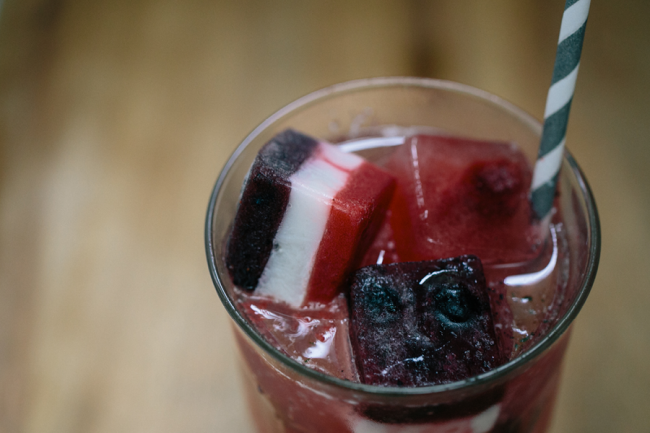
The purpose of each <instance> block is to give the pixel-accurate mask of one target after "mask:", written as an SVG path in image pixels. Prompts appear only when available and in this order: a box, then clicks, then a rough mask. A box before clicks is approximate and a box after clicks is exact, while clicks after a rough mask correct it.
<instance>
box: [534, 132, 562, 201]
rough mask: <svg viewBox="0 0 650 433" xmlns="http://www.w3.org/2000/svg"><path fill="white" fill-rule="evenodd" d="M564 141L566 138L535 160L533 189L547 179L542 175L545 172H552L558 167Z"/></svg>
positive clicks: (560, 162) (560, 161)
mask: <svg viewBox="0 0 650 433" xmlns="http://www.w3.org/2000/svg"><path fill="white" fill-rule="evenodd" d="M565 141H566V140H563V141H562V143H560V145H559V146H557V147H555V149H553V150H551V151H550V152H549V153H547V154H546V155H544V156H543V157H541V158H539V159H538V160H537V165H536V166H535V168H536V170H535V173H534V174H533V184H532V188H533V190H535V189H537V188H539V187H540V186H542V185H544V184H545V183H547V182H548V181H549V179H548V177H546V176H544V174H545V173H553V171H554V170H555V167H559V166H560V164H562V157H563V156H564V142H565Z"/></svg>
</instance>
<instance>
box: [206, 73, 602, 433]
mask: <svg viewBox="0 0 650 433" xmlns="http://www.w3.org/2000/svg"><path fill="white" fill-rule="evenodd" d="M364 113H365V115H366V116H369V120H368V121H367V124H368V125H369V127H368V128H366V129H365V130H362V131H359V130H358V129H357V130H355V125H356V126H358V125H359V115H362V114H364ZM368 113H372V114H368ZM337 123H338V128H339V130H338V131H332V130H331V129H332V125H336V124H337ZM387 125H388V127H387ZM287 126H289V127H292V128H295V129H300V130H306V131H307V132H309V133H310V135H312V136H316V137H319V138H328V139H330V140H331V141H340V140H341V139H342V138H349V137H350V136H351V135H358V136H361V137H369V136H381V135H386V133H387V131H388V132H391V131H392V132H393V133H394V132H395V131H399V132H400V133H404V135H411V134H412V131H413V130H414V129H408V128H411V127H414V126H416V127H417V129H416V130H417V131H418V132H419V131H422V130H425V131H426V130H428V129H430V128H431V127H434V128H438V129H442V130H444V131H445V132H446V133H451V134H455V135H463V136H472V137H476V138H481V139H487V140H500V141H506V142H516V143H517V144H518V145H519V147H520V149H523V151H524V152H525V153H524V154H522V153H519V151H516V152H515V151H514V150H513V149H509V148H507V146H506V147H503V146H497V147H498V148H499V149H501V150H498V151H495V150H491V151H490V152H489V154H485V153H483V154H482V153H481V149H483V148H482V147H481V146H480V145H478V144H477V145H476V146H474V145H473V144H470V145H469V147H468V148H472V146H474V147H476V149H474V150H472V151H471V152H469V153H471V154H473V155H474V156H473V158H475V161H474V163H472V164H470V166H471V167H470V168H469V169H463V170H461V172H462V173H465V174H463V175H460V177H459V179H456V180H453V177H454V176H453V173H454V171H453V170H451V171H449V173H447V174H445V175H444V176H442V177H441V179H446V181H445V182H448V183H450V184H453V185H451V186H452V189H454V188H455V189H458V188H459V186H458V185H460V186H461V187H462V188H464V187H465V186H467V185H470V186H471V185H474V187H477V188H478V191H479V193H478V194H472V193H470V194H465V196H467V197H470V198H471V199H469V201H468V200H464V201H463V203H464V204H463V205H462V206H464V207H462V206H460V205H459V203H457V202H455V201H454V200H456V199H455V198H454V196H453V194H446V193H445V192H444V191H443V192H441V190H439V189H438V190H436V191H435V193H431V194H430V193H429V192H428V191H429V190H431V188H430V186H428V184H427V182H430V183H431V184H432V185H433V184H435V185H439V184H440V182H439V181H436V182H434V181H433V180H432V178H430V176H428V175H423V176H422V177H421V178H420V184H417V182H414V183H412V184H413V185H415V188H409V187H407V188H406V191H405V190H404V180H405V179H407V178H408V177H409V176H410V175H411V174H410V173H405V174H404V173H403V174H400V157H401V159H402V160H404V158H406V157H408V156H409V154H408V152H402V153H403V155H401V156H400V150H399V148H397V149H398V150H395V148H392V147H373V146H370V147H369V148H367V149H364V150H358V152H357V153H359V154H360V155H361V156H364V157H366V158H367V159H369V160H371V161H373V162H377V163H379V164H383V165H385V167H386V168H387V169H389V171H392V172H393V173H394V174H395V173H396V175H397V178H398V187H397V193H396V194H397V195H396V196H395V197H394V198H393V201H392V205H391V206H392V208H391V212H390V213H391V215H390V217H389V218H388V219H387V220H386V222H385V223H384V226H383V228H381V230H380V231H379V234H378V235H377V236H376V237H374V244H373V246H372V247H371V248H370V250H369V252H368V254H367V255H366V258H365V259H364V260H365V262H367V264H369V263H376V262H378V261H381V262H384V263H388V262H393V261H396V262H397V261H399V262H401V261H403V258H406V259H407V260H431V259H439V258H442V257H450V256H451V255H458V254H465V253H473V254H476V255H478V256H481V255H483V256H485V257H486V260H485V261H484V268H485V279H486V280H487V285H488V287H489V288H490V294H489V303H490V304H491V309H492V311H493V313H496V314H493V321H494V323H493V324H492V322H490V327H493V329H494V330H495V331H496V333H497V337H498V338H497V340H498V342H499V343H498V344H499V350H500V353H502V354H503V353H506V354H507V356H508V359H509V360H498V362H495V363H494V364H489V363H488V364H486V365H489V366H490V368H489V369H486V370H479V371H477V372H476V373H472V374H477V375H475V376H473V377H463V378H461V379H460V380H458V379H454V378H455V377H456V376H454V375H452V376H448V377H450V378H451V379H446V380H444V381H442V382H435V381H434V382H426V383H423V385H425V386H417V387H408V388H407V387H399V386H378V385H373V384H368V383H359V382H358V381H359V378H360V375H359V371H358V369H357V367H358V366H359V362H357V363H355V362H353V361H352V355H351V353H352V350H351V348H350V344H349V340H348V330H347V326H348V320H347V317H348V316H347V302H346V301H345V299H344V298H343V297H334V300H333V301H332V302H329V303H325V304H324V305H320V306H315V305H314V304H306V303H305V302H306V301H305V302H303V301H301V302H299V303H298V305H295V306H293V307H291V306H289V305H286V304H284V303H282V302H277V303H276V302H269V300H268V299H267V298H264V297H260V296H255V295H253V296H251V295H250V294H248V293H246V292H243V291H241V290H239V289H237V288H235V287H234V286H233V284H232V282H231V280H230V275H231V274H229V272H228V271H227V267H226V265H225V262H224V260H223V257H224V256H225V254H224V247H225V245H226V239H227V236H228V233H229V231H230V228H229V223H230V221H232V219H233V217H234V211H235V209H236V207H237V206H236V203H237V200H238V195H239V190H240V186H241V182H242V180H243V178H244V176H245V174H246V172H247V171H248V167H249V166H250V161H251V160H252V158H253V157H254V156H255V154H256V152H257V149H259V148H260V147H261V146H262V145H263V144H264V143H265V142H267V141H268V140H269V139H270V138H271V137H273V136H274V135H275V134H276V133H277V132H279V131H281V130H283V129H285V128H286V127H287ZM538 134H539V125H538V124H537V123H535V122H534V121H532V120H531V119H530V118H528V117H527V116H526V115H525V114H523V113H521V112H520V111H518V110H516V109H514V108H513V107H511V106H509V105H507V104H506V103H504V102H503V101H496V102H495V100H494V98H493V97H490V98H487V97H485V95H483V94H481V93H480V92H478V91H476V90H473V89H467V88H464V87H462V86H458V85H452V84H449V83H441V82H435V81H430V80H417V79H388V80H369V81H366V82H363V83H351V84H347V85H342V86H339V87H338V88H335V89H333V90H332V89H328V90H325V91H323V92H320V93H317V94H315V95H313V96H309V97H307V98H306V99H305V100H302V101H299V102H298V103H296V104H294V105H293V106H292V107H290V108H288V109H286V110H283V111H281V112H279V113H278V114H277V115H275V116H273V117H272V118H271V119H269V120H268V121H267V122H265V124H263V125H262V126H261V127H260V128H258V129H257V130H256V131H254V132H253V133H252V134H251V136H249V138H248V139H247V140H246V141H245V142H244V143H243V144H242V146H241V147H240V150H239V151H238V152H236V155H235V156H234V157H233V158H231V161H230V162H229V164H228V165H227V168H226V169H225V170H224V173H222V176H221V177H220V179H219V181H218V183H217V188H215V194H214V195H213V198H212V201H211V206H210V208H209V213H208V221H207V232H206V233H207V235H208V238H207V248H208V256H209V263H210V266H211V270H212V272H213V278H214V280H215V283H216V285H217V291H218V293H219V294H220V296H221V297H222V300H223V301H224V304H225V305H226V308H227V309H228V310H229V312H230V313H231V316H232V317H233V319H234V321H235V324H236V327H235V332H236V336H237V341H238V344H239V347H240V350H241V352H242V354H243V359H244V360H245V365H244V366H243V370H244V375H245V377H246V378H247V381H248V386H247V393H248V396H249V404H250V406H251V409H252V410H253V413H254V416H255V419H256V421H257V425H258V429H259V431H269V432H276V431H277V432H282V431H287V432H294V431H309V432H314V431H317V432H329V431H332V432H348V431H349V432H370V431H373V432H393V431H394V432H488V431H494V432H498V431H503V432H530V431H536V432H542V431H545V429H546V427H547V425H548V420H549V419H550V414H551V411H552V406H553V400H554V397H555V394H556V390H557V384H558V381H559V367H560V363H561V360H562V356H563V353H564V349H565V347H566V342H567V340H568V333H565V331H566V330H567V328H568V326H569V325H570V322H571V320H572V319H573V318H574V317H575V315H576V314H577V310H578V309H579V307H580V306H581V304H582V302H584V300H585V298H586V295H587V293H588V290H589V288H590V286H591V283H592V282H593V278H594V276H595V265H596V263H597V256H598V227H597V219H596V216H595V208H594V206H593V202H592V199H591V196H590V195H589V192H588V190H585V189H582V190H581V189H580V184H581V182H584V180H583V179H582V177H581V175H580V173H579V171H578V170H577V168H576V167H575V165H571V164H570V163H567V162H565V170H564V174H563V175H562V180H561V190H560V195H559V202H558V213H557V214H556V215H555V216H554V219H553V222H552V225H551V231H552V236H551V235H550V234H549V235H547V236H544V235H543V234H542V235H540V233H542V231H541V229H540V226H539V225H535V224H532V225H531V224H530V218H529V215H528V214H527V211H526V209H524V208H521V207H520V206H519V204H518V203H519V201H521V200H519V201H517V202H515V201H516V200H515V201H513V199H512V197H513V196H517V195H521V194H524V195H525V193H526V190H527V188H528V183H529V179H530V176H529V173H525V172H521V173H519V174H516V175H512V173H514V172H517V170H515V169H514V168H513V167H515V168H516V167H518V166H521V165H522V161H523V164H524V165H525V164H526V161H524V159H525V156H524V155H525V154H527V155H531V154H534V152H535V149H536V144H537V141H538ZM419 140H420V141H427V140H428V141H437V143H433V145H432V146H428V147H427V149H425V148H424V147H422V148H421V149H420V148H418V147H417V146H415V148H416V150H419V151H421V153H422V154H421V158H422V159H421V161H422V162H424V161H427V163H428V162H431V163H432V164H433V159H430V158H429V157H427V156H426V155H425V153H426V152H427V151H428V150H430V149H431V148H434V149H435V150H436V151H435V152H434V153H435V154H441V153H442V154H444V152H445V151H446V150H445V148H446V147H449V148H453V147H454V143H453V140H454V139H445V138H443V139H432V138H429V137H420V138H419ZM450 141H451V142H452V143H451V144H450V143H449V142H450ZM384 143H385V142H384ZM358 144H359V143H356V144H354V143H353V144H346V146H347V148H348V149H351V148H355V147H356V148H359V147H360V146H358ZM410 144H413V143H412V141H410V142H407V145H410ZM402 149H403V148H402ZM450 152H451V153H449V155H448V156H446V157H445V158H443V159H442V160H441V161H443V162H444V161H449V160H450V158H452V159H453V149H452V150H450ZM477 152H478V153H477ZM495 153H496V154H498V155H497V156H496V159H495ZM389 155H392V156H389ZM466 156H467V155H466ZM490 158H491V159H490ZM412 162H413V161H411V162H410V164H411V165H412ZM436 164H438V168H439V169H438V170H437V172H444V170H443V169H444V167H443V166H442V165H444V164H442V163H440V162H438V163H436ZM441 164H442V165H441ZM407 165H408V164H407ZM351 166H352V165H351ZM402 166H403V165H402ZM456 171H458V170H456ZM477 179H478V180H477ZM400 182H401V183H400ZM375 183H376V182H375ZM407 184H408V182H407ZM386 185H388V184H386ZM464 185H465V186H464ZM477 185H478V186H477ZM387 188H388V187H387ZM400 188H402V190H400ZM418 188H419V189H418ZM452 189H450V191H451V190H452ZM382 191H385V190H384V189H382V188H380V189H379V190H378V191H377V192H376V194H377V197H383V196H382V194H383V192H382ZM503 191H506V192H507V193H503ZM409 194H415V195H416V197H415V202H414V200H413V199H412V198H409ZM418 194H419V196H418ZM486 196H487V197H488V198H489V202H488V206H487V207H486V206H477V202H481V201H482V200H484V199H485V197H486ZM418 199H422V200H424V201H425V202H426V201H428V202H429V204H430V205H429V206H425V207H422V206H419V204H418V203H417V200H418ZM400 200H401V204H400ZM380 201H381V200H380ZM524 201H525V200H524ZM414 203H415V204H414ZM494 203H496V204H495V205H494V206H490V204H494ZM479 204H480V203H479ZM459 207H461V208H462V209H461V210H463V212H462V213H461V214H456V215H455V214H454V213H453V210H454V209H455V210H458V209H459ZM472 207H478V208H481V209H484V210H483V215H481V216H479V217H478V219H477V218H476V217H474V216H472V215H469V214H468V215H465V214H466V213H467V212H466V211H469V210H471V209H470V208H472ZM378 209H379V211H383V209H385V206H384V205H381V206H378ZM450 209H451V211H450ZM421 210H429V211H430V212H431V213H432V214H431V216H432V217H434V216H435V218H436V221H438V222H442V223H443V226H444V224H447V225H450V222H453V221H454V220H457V219H458V218H466V220H464V223H463V224H464V226H465V227H479V228H481V229H482V230H479V231H478V232H476V233H471V234H468V232H467V231H465V232H464V234H459V235H454V233H450V232H449V230H442V231H440V230H438V229H437V227H439V225H427V224H426V219H427V218H421V219H419V220H417V221H420V223H421V224H420V226H418V227H415V228H414V224H412V223H411V224H406V223H404V219H405V218H411V217H410V216H409V213H415V215H416V216H418V212H419V211H421ZM411 220H412V218H411ZM445 221H446V223H445ZM485 221H488V222H489V221H492V222H494V221H498V222H500V223H502V224H501V228H499V224H492V223H489V224H488V223H486V222H485ZM504 221H505V222H507V227H506V228H503V227H502V226H503V222H504ZM370 226H372V227H374V228H373V229H366V228H362V229H360V230H362V232H364V233H365V232H366V230H369V231H370V232H371V233H372V234H373V235H374V233H375V232H376V231H377V229H378V228H379V225H378V224H376V223H372V224H370ZM494 227H496V228H495V229H491V228H494ZM490 230H492V231H493V232H489V231H490ZM521 232H523V233H524V235H523V237H522V236H516V235H515V236H513V235H512V233H521ZM360 233H361V232H360ZM422 234H426V236H422V237H423V239H422V240H423V242H419V241H420V240H421V239H418V236H420V235H422ZM450 236H451V238H450ZM407 239H408V241H405V240H407ZM428 239H431V240H433V242H428ZM542 239H546V241H544V242H542ZM495 240H498V241H499V242H501V244H500V245H496V248H494V245H491V244H494V243H495ZM418 242H419V243H418ZM463 243H465V244H466V245H465V244H463ZM410 246H412V247H410ZM468 249H469V251H468ZM472 249H473V250H472ZM380 256H381V257H380ZM353 261H354V260H353ZM549 264H550V265H549ZM229 266H230V268H232V266H231V265H229ZM436 266H437V265H436ZM436 269H437V268H436ZM477 269H478V268H477ZM473 272H474V271H473ZM476 272H478V270H477V271H476ZM231 273H232V270H231ZM396 275H399V273H398V274H396ZM472 275H473V274H472ZM261 278H265V277H261ZM480 278H483V277H482V276H481V277H480ZM308 287H312V286H311V285H309V286H308ZM308 290H309V289H308ZM253 293H255V292H253ZM305 293H306V295H305V296H304V298H301V299H310V296H311V295H310V293H312V292H309V291H308V292H305ZM341 296H343V295H341ZM330 298H331V297H330ZM450 299H451V298H450ZM486 299H487V298H486ZM452 300H453V299H452ZM423 302H424V301H423ZM486 302H487V301H486ZM425 304H426V302H425ZM300 305H302V306H303V308H300ZM418 305H419V304H418ZM305 306H307V307H308V308H304V307H305ZM505 307H507V308H505ZM488 308H489V307H488ZM454 311H456V312H457V310H454ZM463 314H464V313H462V312H461V313H458V314H457V315H460V316H463ZM400 332H405V331H400ZM409 332H410V331H409ZM405 335H407V334H405ZM408 335H410V334H408ZM443 343H444V342H443ZM409 347H410V346H409ZM427 347H428V346H427ZM432 347H433V346H432ZM436 347H437V346H436ZM357 350H358V348H357ZM426 350H429V349H426ZM435 350H438V349H435ZM481 353H487V352H485V351H482V352H481ZM479 355H480V354H479ZM449 356H456V355H449ZM480 356H483V355H480ZM497 358H498V356H497ZM409 359H410V360H411V361H413V360H415V361H417V360H418V359H419V357H417V356H414V357H412V358H409ZM357 361H358V360H357ZM411 361H410V362H411ZM454 365H456V364H454ZM468 368H469V367H468ZM470 370H471V368H470ZM472 371H473V370H472ZM361 380H366V379H364V378H363V377H361ZM436 380H437V379H436ZM398 383H400V382H398ZM415 385H417V383H416V384H415Z"/></svg>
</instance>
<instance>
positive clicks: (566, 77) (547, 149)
mask: <svg viewBox="0 0 650 433" xmlns="http://www.w3.org/2000/svg"><path fill="white" fill-rule="evenodd" d="M590 2H591V0H566V4H565V6H564V15H562V25H561V27H560V38H559V40H558V46H557V54H556V55H555V67H554V69H553V80H552V82H551V88H550V89H549V90H548V96H547V98H546V110H545V111H544V129H543V130H542V140H541V143H540V146H539V153H538V155H537V162H536V163H535V171H534V173H533V181H532V184H531V187H530V190H531V202H532V206H533V211H534V212H535V214H536V216H537V217H538V218H539V219H540V220H541V219H543V218H545V217H546V216H547V215H548V214H549V213H550V211H551V209H552V208H553V199H554V197H555V188H556V184H557V178H558V174H559V172H560V165H561V164H562V156H563V155H564V143H565V142H566V129H567V123H568V121H569V110H570V109H571V101H572V100H573V91H574V89H575V86H576V78H577V77H578V67H579V66H580V53H581V52H582V41H583V39H584V36H585V27H586V26H587V15H589V4H590Z"/></svg>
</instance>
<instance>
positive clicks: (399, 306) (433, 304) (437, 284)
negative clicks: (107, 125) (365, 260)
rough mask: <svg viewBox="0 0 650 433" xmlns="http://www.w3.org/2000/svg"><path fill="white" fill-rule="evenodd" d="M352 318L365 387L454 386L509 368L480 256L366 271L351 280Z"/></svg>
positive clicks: (388, 266) (353, 336) (358, 359)
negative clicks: (497, 367) (495, 324)
mask: <svg viewBox="0 0 650 433" xmlns="http://www.w3.org/2000/svg"><path fill="white" fill-rule="evenodd" d="M350 318H351V319H350V338H351V342H352V348H353V351H354V356H355V362H356V364H357V369H358V371H359V377H360V380H361V381H362V382H364V383H369V384H375V385H385V386H424V385H434V384H440V383H448V382H454V381H458V380H462V379H465V378H468V377H471V376H475V375H478V374H481V373H484V372H487V371H489V370H491V369H493V368H494V367H496V366H498V365H500V364H502V363H503V362H504V361H505V358H504V355H503V354H502V353H501V351H500V347H499V345H498V344H497V340H496V335H495V330H494V323H493V320H492V316H491V310H490V300H489V297H488V292H487V288H486V285H485V278H484V276H483V269H482V265H481V262H480V260H479V259H478V258H477V257H475V256H460V257H456V258H449V259H441V260H435V261H423V262H408V263H393V264H388V265H372V266H367V267H364V268H362V269H360V270H359V271H357V272H356V273H355V274H354V276H353V281H352V286H351V290H350Z"/></svg>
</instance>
